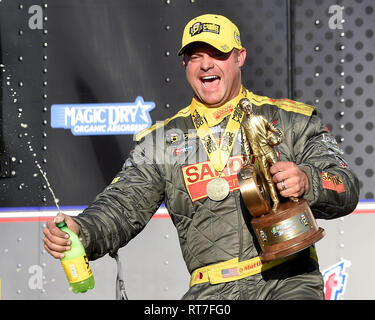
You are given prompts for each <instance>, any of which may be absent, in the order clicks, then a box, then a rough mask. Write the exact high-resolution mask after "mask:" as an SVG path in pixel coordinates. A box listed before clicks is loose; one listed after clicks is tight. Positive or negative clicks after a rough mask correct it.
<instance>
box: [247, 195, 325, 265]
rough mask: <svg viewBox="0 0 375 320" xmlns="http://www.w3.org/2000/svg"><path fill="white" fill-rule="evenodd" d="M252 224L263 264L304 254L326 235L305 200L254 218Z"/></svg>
mask: <svg viewBox="0 0 375 320" xmlns="http://www.w3.org/2000/svg"><path fill="white" fill-rule="evenodd" d="M251 224H252V226H253V229H254V232H255V233H256V236H257V238H258V241H259V244H260V246H261V248H262V251H263V252H262V254H261V255H260V258H261V260H262V261H270V260H274V259H278V258H282V257H286V256H288V255H291V254H293V253H296V252H298V251H301V250H303V249H305V248H307V247H309V246H310V245H311V244H313V243H315V242H317V241H319V240H320V239H322V238H323V237H324V235H325V231H324V230H323V229H322V228H319V227H318V225H317V223H316V221H315V218H314V216H313V214H312V212H311V209H310V207H309V205H308V204H307V201H306V200H305V199H300V200H299V201H298V202H293V201H288V202H285V203H280V204H279V208H278V209H277V210H276V211H273V210H271V211H270V212H269V213H268V214H266V215H263V216H261V217H253V219H252V221H251Z"/></svg>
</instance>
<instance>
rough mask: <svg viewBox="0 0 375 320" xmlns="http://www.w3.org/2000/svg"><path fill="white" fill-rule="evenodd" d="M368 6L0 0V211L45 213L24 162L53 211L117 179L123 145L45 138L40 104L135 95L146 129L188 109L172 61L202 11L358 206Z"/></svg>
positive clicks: (363, 162)
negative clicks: (329, 138) (228, 29)
mask: <svg viewBox="0 0 375 320" xmlns="http://www.w3.org/2000/svg"><path fill="white" fill-rule="evenodd" d="M336 4H339V5H341V6H343V7H344V9H343V11H342V14H343V19H344V20H345V21H344V23H343V28H342V29H341V28H332V27H331V26H330V25H329V20H330V18H332V14H330V13H329V8H330V7H331V6H333V5H336ZM32 5H37V6H39V7H40V8H42V13H43V28H42V29H32V28H30V25H29V21H30V18H31V17H32V16H33V14H32V13H29V9H30V7H31V6H32ZM374 6H375V5H374V4H373V1H371V0H367V1H366V0H363V1H360V0H357V1H333V0H332V1H324V2H323V1H319V0H315V1H311V0H309V1H307V0H305V1H303V0H294V1H287V0H269V1H261V0H247V1H246V0H242V1H241V0H234V1H220V0H190V1H187V0H186V1H182V0H180V1H177V0H158V1H156V0H139V1H130V0H129V1H123V0H122V1H121V0H106V1H103V0H80V1H74V0H54V1H49V2H48V1H46V2H40V1H29V0H28V1H20V2H15V1H11V0H3V1H2V2H0V37H1V41H0V45H1V47H0V49H1V60H0V63H1V67H0V72H1V74H2V77H1V94H2V95H1V96H0V97H1V116H0V121H1V127H2V131H1V133H2V146H1V147H2V154H3V156H4V157H9V158H10V159H12V157H13V162H12V165H13V171H14V172H13V175H12V174H9V175H10V177H7V178H2V179H1V195H0V197H1V198H0V199H1V206H3V207H6V206H53V201H52V198H51V196H50V195H49V193H48V190H47V189H46V186H45V183H44V181H43V180H42V177H41V176H40V174H38V170H37V168H36V166H35V163H34V162H35V160H36V161H38V162H39V163H41V164H42V166H43V168H44V170H45V171H46V172H47V176H48V177H49V180H50V182H51V184H52V187H53V188H54V190H55V193H56V195H57V197H58V198H59V199H60V204H61V205H62V206H72V205H86V204H88V203H89V202H90V201H91V200H92V199H93V197H94V196H95V195H96V194H97V193H98V192H100V191H101V190H102V189H103V188H104V187H105V186H106V185H107V184H108V183H109V182H110V181H111V180H112V178H113V176H114V175H115V174H116V172H117V171H118V170H120V168H121V166H122V164H123V162H124V160H125V159H126V157H127V154H128V153H129V150H130V148H131V145H132V141H133V137H132V136H130V135H117V136H85V137H82V136H73V135H72V134H71V132H70V131H69V130H64V129H53V128H51V126H50V107H51V105H52V104H58V103H96V102H133V101H134V100H135V98H136V97H137V96H142V97H143V99H144V100H145V101H154V102H155V105H156V108H155V109H154V110H153V111H152V112H151V117H152V120H153V121H154V122H155V121H157V120H163V119H165V118H166V117H168V116H171V115H173V114H175V113H176V112H177V111H178V110H179V109H181V108H183V107H185V106H186V105H188V104H189V103H190V100H191V91H190V88H189V87H188V85H187V84H186V81H185V75H184V70H183V67H182V63H181V58H180V57H178V56H177V51H178V49H179V46H180V41H181V40H180V39H181V35H182V30H183V27H184V25H185V24H186V22H187V21H188V20H190V19H191V18H192V17H194V16H197V15H199V14H203V13H208V12H210V13H218V14H224V15H226V16H227V17H228V18H230V19H231V20H233V21H234V22H235V23H236V24H237V25H238V27H239V29H240V31H241V39H242V42H243V45H244V46H245V47H246V48H247V52H248V58H247V61H246V64H245V66H244V68H243V79H244V80H243V83H244V85H245V86H246V87H247V88H248V89H250V90H252V91H254V92H255V93H257V94H262V95H267V96H270V97H273V98H282V97H292V98H295V99H298V100H301V101H304V102H307V103H310V104H314V105H316V106H317V107H318V108H319V110H320V112H321V115H322V117H323V118H324V121H325V123H326V124H327V126H328V127H329V128H330V129H331V130H332V131H333V132H334V134H335V136H336V137H337V139H338V142H339V144H340V145H341V147H342V148H343V149H344V150H345V152H346V156H345V157H346V158H347V159H348V160H349V163H350V165H351V166H353V167H355V171H356V172H357V173H358V175H359V177H360V180H361V188H362V194H361V196H362V198H369V199H371V198H374V195H373V190H374V182H373V178H372V175H373V171H372V170H373V169H372V165H371V163H373V147H372V144H373V141H374V130H373V125H372V124H371V123H372V121H371V120H372V119H373V117H374V107H373V96H374V89H373V83H372V82H373V78H372V74H373V71H374V66H375V62H374V61H373V54H372V51H373V48H374V39H373V33H372V29H374V19H373V9H374ZM288 17H290V19H291V20H288ZM289 23H290V24H289ZM288 25H290V26H291V29H288ZM288 31H290V33H288ZM288 62H289V64H288ZM30 148H32V151H31V152H30ZM34 153H35V156H34Z"/></svg>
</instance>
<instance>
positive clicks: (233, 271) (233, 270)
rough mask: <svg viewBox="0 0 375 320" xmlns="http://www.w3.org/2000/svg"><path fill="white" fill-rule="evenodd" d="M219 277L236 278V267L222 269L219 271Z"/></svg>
mask: <svg viewBox="0 0 375 320" xmlns="http://www.w3.org/2000/svg"><path fill="white" fill-rule="evenodd" d="M221 275H222V276H223V278H229V277H235V276H238V270H237V268H236V267H235V268H229V269H223V270H221Z"/></svg>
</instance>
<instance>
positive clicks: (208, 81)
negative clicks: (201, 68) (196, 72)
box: [200, 76, 220, 89]
mask: <svg viewBox="0 0 375 320" xmlns="http://www.w3.org/2000/svg"><path fill="white" fill-rule="evenodd" d="M200 80H201V82H202V85H203V87H204V88H206V89H208V88H211V87H213V86H216V85H217V84H218V83H219V81H220V77H219V76H204V77H201V78H200Z"/></svg>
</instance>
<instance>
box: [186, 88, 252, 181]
mask: <svg viewBox="0 0 375 320" xmlns="http://www.w3.org/2000/svg"><path fill="white" fill-rule="evenodd" d="M245 97H246V89H242V90H241V92H240V93H239V95H238V96H237V97H235V98H234V99H232V100H231V101H229V102H228V103H226V105H233V107H234V108H233V111H232V113H231V114H230V116H229V121H228V123H227V126H226V128H225V131H224V135H223V137H222V139H221V143H220V145H217V143H216V141H215V138H214V137H213V135H212V133H211V131H210V128H209V126H208V124H207V121H206V119H205V118H204V114H203V113H202V112H201V111H200V110H199V109H201V108H199V106H200V105H199V102H197V101H196V100H195V99H194V98H193V100H192V103H191V105H190V112H191V117H192V119H193V123H194V126H195V129H196V130H197V134H198V137H199V139H200V141H201V143H202V144H203V147H204V149H205V150H206V153H207V156H208V158H209V159H210V162H211V163H212V165H213V167H214V168H215V170H216V171H217V172H219V174H220V175H221V173H222V171H223V170H224V168H225V166H226V164H227V162H228V159H229V157H230V154H231V152H232V149H233V146H234V142H235V139H236V137H237V133H238V130H239V129H240V126H241V121H242V118H243V115H244V114H243V112H242V110H241V108H240V107H239V105H238V102H239V101H240V100H241V99H242V98H245Z"/></svg>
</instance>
